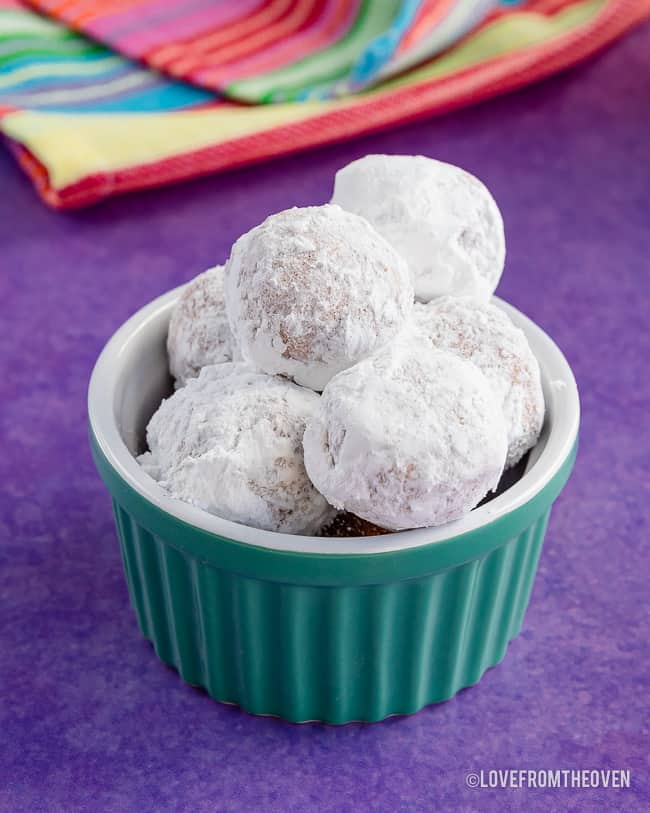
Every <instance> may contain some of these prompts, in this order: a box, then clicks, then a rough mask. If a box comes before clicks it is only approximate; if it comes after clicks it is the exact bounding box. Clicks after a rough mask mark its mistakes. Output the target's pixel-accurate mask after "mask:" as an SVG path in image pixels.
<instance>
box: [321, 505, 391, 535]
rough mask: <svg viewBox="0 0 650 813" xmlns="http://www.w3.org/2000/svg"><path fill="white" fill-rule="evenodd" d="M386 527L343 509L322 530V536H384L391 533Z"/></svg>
mask: <svg viewBox="0 0 650 813" xmlns="http://www.w3.org/2000/svg"><path fill="white" fill-rule="evenodd" d="M391 533H393V531H389V530H387V529H386V528H380V527H379V525H373V524H372V522H368V521H367V520H365V519H361V517H357V516H355V515H354V514H349V513H347V512H346V511H343V512H342V513H340V514H337V515H336V517H334V519H333V520H332V521H331V522H330V523H329V525H326V526H325V527H324V528H323V530H322V531H321V532H320V535H321V536H344V537H345V536H383V535H384V534H391Z"/></svg>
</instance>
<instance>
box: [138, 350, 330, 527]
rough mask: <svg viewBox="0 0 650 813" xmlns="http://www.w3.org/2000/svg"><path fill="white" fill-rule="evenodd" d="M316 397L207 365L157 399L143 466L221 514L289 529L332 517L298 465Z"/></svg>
mask: <svg viewBox="0 0 650 813" xmlns="http://www.w3.org/2000/svg"><path fill="white" fill-rule="evenodd" d="M318 402H319V396H318V395H316V393H314V392H312V391H311V390H307V389H303V388H302V387H298V386H297V385H296V384H293V383H291V382H290V381H287V380H286V379H283V378H279V377H274V376H267V375H264V374H263V373H258V372H255V371H254V370H252V369H251V368H250V367H248V366H247V365H245V364H242V363H237V364H233V363H225V364H220V365H216V366H210V367H204V368H203V369H202V370H201V372H200V373H199V376H198V378H193V379H190V380H189V381H188V382H187V384H186V386H184V387H182V388H181V389H179V390H176V392H175V393H174V394H173V395H172V396H171V397H170V398H168V399H167V400H165V401H163V402H162V404H161V405H160V407H159V409H158V411H157V412H156V413H155V414H154V415H153V417H152V418H151V420H150V421H149V425H148V426H147V442H148V444H149V451H148V452H146V453H145V454H144V455H141V456H140V457H139V458H138V461H139V462H140V464H141V465H142V466H143V467H144V468H145V470H146V471H147V472H148V473H149V474H150V475H151V476H152V477H154V479H156V480H158V482H159V484H160V486H161V487H162V488H163V489H164V490H165V491H167V492H168V493H169V494H170V496H172V497H174V498H175V499H179V500H184V501H185V502H188V503H191V504H193V505H196V506H198V507H199V508H202V509H204V510H205V511H208V512H210V513H211V514H216V515H217V516H219V517H222V518H224V519H228V520H232V521H233V522H240V523H243V524H244V525H250V526H252V527H254V528H262V529H265V530H269V531H283V532H285V533H292V534H314V533H317V532H318V531H319V530H320V529H321V528H322V527H323V526H324V525H325V524H327V523H328V522H329V521H330V520H331V519H332V518H333V516H334V511H333V510H332V509H331V508H330V506H329V505H328V504H327V501H326V500H325V498H324V497H323V496H321V494H319V493H318V491H317V490H316V489H315V488H314V486H313V485H312V483H311V481H310V479H309V478H308V476H307V473H306V471H305V467H304V462H303V446H302V437H303V434H304V430H305V424H306V421H307V420H308V419H309V418H312V417H314V416H315V415H316V413H317V411H318Z"/></svg>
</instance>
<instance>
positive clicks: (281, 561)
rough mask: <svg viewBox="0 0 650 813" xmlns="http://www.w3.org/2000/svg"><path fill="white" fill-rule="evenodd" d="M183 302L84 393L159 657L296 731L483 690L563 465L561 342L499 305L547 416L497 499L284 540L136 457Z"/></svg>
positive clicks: (129, 575) (159, 312)
mask: <svg viewBox="0 0 650 813" xmlns="http://www.w3.org/2000/svg"><path fill="white" fill-rule="evenodd" d="M180 291H181V289H176V290H174V291H171V292H169V293H168V294H166V295H164V296H161V297H159V298H158V299H156V300H154V301H153V302H151V303H150V304H149V305H147V306H146V307H144V308H142V310H140V311H138V312H137V313H136V314H135V315H134V316H132V317H131V318H130V319H129V320H128V321H127V322H126V323H125V324H124V325H123V326H122V327H121V328H120V329H119V330H118V331H117V332H116V333H115V334H114V336H113V337H112V338H111V339H110V341H109V342H108V344H107V345H106V347H105V348H104V350H103V352H102V353H101V355H100V357H99V359H98V361H97V364H96V366H95V369H94V371H93V374H92V378H91V381H90V388H89V394H88V412H89V420H90V441H91V446H92V451H93V456H94V459H95V462H96V465H97V468H98V470H99V473H100V475H101V477H102V478H103V480H104V482H105V484H106V486H107V488H108V490H109V492H110V494H111V496H112V499H113V507H114V512H115V521H116V525H117V533H118V536H119V540H120V546H121V551H122V559H123V563H124V571H125V574H126V580H127V583H128V589H129V596H130V599H131V604H132V605H133V608H134V610H135V614H136V616H137V620H138V624H139V627H140V629H141V631H142V634H143V635H144V636H145V637H146V638H148V639H149V640H150V641H151V642H152V643H153V646H154V648H155V651H156V653H157V654H158V657H159V658H160V659H161V660H162V661H164V662H165V663H166V664H169V665H171V666H173V667H175V668H176V669H177V670H178V671H179V673H180V675H181V676H182V678H183V679H184V680H185V681H187V683H190V684H192V685H196V686H202V687H203V688H205V690H206V691H207V692H208V693H209V694H210V695H211V696H212V697H214V698H215V699H217V700H219V701H222V702H224V703H234V704H237V705H238V706H241V707H242V708H243V709H245V710H246V711H248V712H251V713H253V714H264V715H276V716H278V717H281V718H284V719H286V720H291V721H294V722H304V721H312V720H318V721H323V722H328V723H347V722H351V721H376V720H381V719H383V718H385V717H387V716H389V715H393V714H409V713H411V712H414V711H417V710H418V709H420V708H422V707H423V706H425V705H427V704H429V703H436V702H439V701H443V700H447V699H448V698H450V697H452V696H453V695H454V694H455V693H456V692H458V691H459V690H460V689H462V688H464V687H466V686H470V685H472V684H474V683H476V682H477V681H478V680H480V678H481V676H482V675H483V674H484V672H485V671H486V669H488V668H490V667H492V666H494V665H495V664H497V663H498V662H499V661H500V660H501V659H502V658H503V656H504V655H505V652H506V648H507V646H508V642H509V641H511V640H512V639H513V638H514V637H515V636H516V635H517V634H518V632H519V630H520V628H521V624H522V620H523V617H524V613H525V611H526V607H527V604H528V600H529V596H530V592H531V587H532V584H533V580H534V578H535V572H536V569H537V562H538V557H539V555H540V550H541V547H542V542H543V539H544V534H545V530H546V526H547V522H548V518H549V513H550V510H551V506H552V504H553V502H554V500H555V499H556V497H557V496H558V494H559V493H560V491H561V489H562V488H563V486H564V484H565V482H566V480H567V478H568V476H569V473H570V471H571V469H572V467H573V463H574V459H575V455H576V448H577V436H578V425H579V413H580V409H579V400H578V392H577V389H576V384H575V380H574V377H573V375H572V373H571V369H570V367H569V365H568V364H567V361H566V360H565V358H564V356H563V355H562V353H561V352H560V350H559V349H558V347H557V346H556V345H555V344H554V343H553V341H552V340H551V339H550V338H549V337H548V336H547V335H546V334H545V333H544V332H543V331H542V330H541V329H540V328H539V327H537V326H536V325H535V324H534V323H533V322H531V321H530V320H529V319H527V318H526V317H525V316H524V315H523V314H521V313H520V312H519V311H517V310H516V309H514V308H513V307H511V306H509V305H507V304H506V303H504V302H501V301H499V300H498V299H495V303H496V304H498V305H499V307H502V308H503V309H504V310H505V311H506V313H508V315H509V316H510V317H511V318H512V320H513V321H514V322H515V323H516V324H517V325H519V327H521V328H522V329H523V330H524V332H525V333H526V335H527V337H528V340H529V342H530V344H531V347H532V349H533V351H534V353H535V355H536V356H537V358H538V360H539V363H540V367H541V372H542V381H543V388H544V396H545V399H546V409H547V412H546V420H545V425H544V429H543V432H542V435H541V437H540V440H539V442H538V444H537V446H536V447H535V448H534V449H533V450H532V451H531V453H530V454H529V455H528V457H527V459H526V461H525V463H524V464H522V465H521V466H520V470H519V472H518V474H519V475H520V476H519V478H518V479H516V482H514V483H511V484H510V485H508V487H505V488H504V489H503V490H502V492H501V493H499V494H498V495H497V496H496V497H494V498H493V499H491V500H489V501H488V502H486V503H484V504H482V505H480V506H479V507H478V508H475V509H474V510H473V511H471V512H470V513H469V514H468V515H467V516H465V517H464V518H462V519H460V520H457V521H455V522H451V523H448V524H446V525H444V526H440V527H437V528H422V529H418V530H411V531H403V532H399V533H394V534H389V535H386V536H375V537H362V538H347V539H341V538H317V537H306V536H291V535H286V534H280V533H274V532H271V531H262V530H257V529H255V528H250V527H247V526H244V525H239V524H237V523H233V522H229V521H227V520H224V519H220V518H219V517H215V516H212V515H211V514H208V513H206V512H204V511H202V510H200V509H198V508H195V507H193V506H191V505H188V504H186V503H183V502H179V501H177V500H174V499H172V498H170V497H169V496H167V494H165V492H163V491H162V490H161V488H160V487H159V486H158V485H157V483H156V482H155V481H154V480H152V479H151V478H150V477H149V476H148V475H147V474H146V473H145V472H144V471H143V470H142V469H141V468H140V466H139V465H138V463H137V462H136V460H135V457H134V455H136V454H138V453H140V452H141V451H143V450H144V443H145V427H146V425H147V422H148V420H149V418H150V417H151V415H152V414H153V412H154V411H155V410H156V408H157V407H158V405H159V403H160V400H161V398H162V397H163V396H166V395H169V394H170V393H171V391H172V384H171V380H170V377H169V373H168V369H167V357H166V351H165V337H166V333H167V325H168V322H169V317H170V313H171V310H172V307H173V305H174V303H175V301H176V300H177V298H178V296H179V294H180ZM511 479H512V478H511Z"/></svg>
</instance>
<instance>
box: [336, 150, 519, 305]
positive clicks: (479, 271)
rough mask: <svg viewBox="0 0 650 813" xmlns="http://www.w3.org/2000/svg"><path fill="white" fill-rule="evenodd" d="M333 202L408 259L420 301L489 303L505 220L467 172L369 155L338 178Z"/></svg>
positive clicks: (410, 158)
mask: <svg viewBox="0 0 650 813" xmlns="http://www.w3.org/2000/svg"><path fill="white" fill-rule="evenodd" d="M332 203H338V204H339V206H342V207H343V208H344V209H347V210H348V211H350V212H355V213H356V214H359V215H362V216H363V217H365V218H366V219H367V220H369V221H370V223H372V225H373V226H374V227H375V228H376V229H377V231H378V232H379V233H380V234H381V235H382V236H383V237H385V238H386V239H387V240H388V242H389V243H390V244H391V245H392V246H393V247H394V248H395V249H396V250H397V251H398V252H399V253H400V254H401V255H402V256H403V257H404V258H405V259H406V261H407V263H408V266H409V268H410V271H411V275H412V279H413V287H414V289H415V296H416V298H417V299H418V300H420V301H422V302H428V301H429V300H431V299H433V298H434V297H436V296H443V295H445V294H451V295H454V296H474V297H479V298H481V299H483V300H487V299H488V298H489V297H490V296H491V295H492V293H493V292H494V289H495V288H496V287H497V284H498V282H499V279H500V277H501V273H502V271H503V264H504V261H505V236H504V232H503V220H502V218H501V213H500V212H499V208H498V206H497V204H496V203H495V201H494V198H493V197H492V195H491V194H490V192H489V191H488V190H487V188H486V187H485V186H484V185H483V184H482V183H481V181H479V180H478V179H477V178H475V177H474V176H473V175H470V174H469V173H468V172H465V171H464V170H462V169H460V168H459V167H456V166H453V165H452V164H445V163H443V162H442V161H435V160H433V159H432V158H425V157H424V156H421V155H367V156H365V157H364V158H360V159H359V160H357V161H353V162H352V163H351V164H348V165H347V166H346V167H343V169H341V170H339V171H338V172H337V173H336V180H335V182H334V195H333V197H332Z"/></svg>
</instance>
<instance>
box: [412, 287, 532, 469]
mask: <svg viewBox="0 0 650 813" xmlns="http://www.w3.org/2000/svg"><path fill="white" fill-rule="evenodd" d="M413 320H414V323H415V325H416V328H418V329H419V330H421V331H422V332H423V334H424V336H425V337H426V339H427V340H428V341H429V342H430V344H431V346H433V347H434V348H435V349H436V350H446V351H447V352H449V353H454V354H455V355H457V356H460V357H462V358H465V359H467V360H468V361H471V362H472V363H473V364H475V365H476V366H477V367H478V368H479V369H480V370H481V371H482V372H483V374H484V375H485V377H486V378H487V379H488V381H489V382H490V384H491V385H492V387H493V389H494V392H495V394H496V396H497V398H498V401H499V403H500V404H501V407H502V409H503V414H504V416H505V419H506V425H507V428H508V457H507V460H506V468H509V467H511V466H514V465H515V464H516V463H518V462H519V460H521V458H522V457H523V455H524V454H525V453H526V452H527V451H528V450H529V449H531V448H532V447H533V446H534V445H535V444H536V443H537V440H538V438H539V434H540V432H541V430H542V424H543V423H544V394H543V392H542V381H541V375H540V370H539V364H538V362H537V359H536V358H535V356H534V354H533V351H532V350H531V349H530V346H529V344H528V340H527V339H526V336H525V334H524V332H523V330H520V329H519V328H518V327H516V326H515V325H513V323H512V322H511V321H510V319H509V318H508V315H507V314H506V313H504V311H502V310H500V309H499V308H497V307H496V306H495V305H491V304H483V303H481V302H476V301H472V300H469V299H455V298H452V297H443V298H441V299H436V300H434V301H433V302H429V303H428V304H427V305H416V306H415V309H414V312H413Z"/></svg>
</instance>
